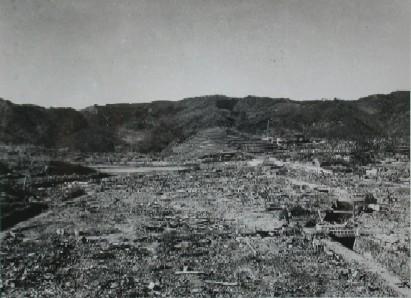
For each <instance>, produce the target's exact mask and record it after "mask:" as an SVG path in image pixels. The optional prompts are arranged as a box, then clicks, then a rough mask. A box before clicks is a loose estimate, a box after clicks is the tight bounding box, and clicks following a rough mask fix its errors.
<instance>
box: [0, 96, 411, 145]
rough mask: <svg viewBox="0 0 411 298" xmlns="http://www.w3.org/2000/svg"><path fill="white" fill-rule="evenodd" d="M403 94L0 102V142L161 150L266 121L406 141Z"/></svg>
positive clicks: (277, 126) (312, 131)
mask: <svg viewBox="0 0 411 298" xmlns="http://www.w3.org/2000/svg"><path fill="white" fill-rule="evenodd" d="M409 113H410V92H408V91H399V92H393V93H390V94H386V95H372V96H369V97H365V98H361V99H359V100H357V101H343V100H332V101H331V100H330V101H292V100H289V99H284V98H262V97H251V96H249V97H246V98H230V97H226V96H222V95H214V96H205V97H197V98H188V99H184V100H181V101H175V102H172V101H157V102H152V103H142V104H112V105H105V106H97V105H95V106H92V107H89V108H86V109H84V110H82V111H76V110H74V109H71V108H64V109H63V108H50V109H46V108H43V107H39V106H33V105H16V104H13V103H12V102H10V101H6V100H1V99H0V141H2V142H5V143H11V144H22V143H29V144H36V145H44V146H48V147H69V148H70V149H75V150H80V151H112V150H114V149H115V147H116V146H122V147H123V148H125V149H127V150H139V151H160V150H162V149H164V148H165V147H166V146H167V145H168V144H169V143H171V142H178V141H180V140H182V139H185V138H187V137H188V136H190V135H193V134H194V133H196V132H198V131H201V130H204V129H207V128H212V127H217V126H225V127H232V128H235V129H238V130H239V131H244V132H249V133H261V132H262V131H264V129H265V128H266V125H267V120H270V127H271V128H272V130H273V131H274V133H276V134H284V133H289V132H302V133H305V134H306V135H308V136H316V137H331V138H333V137H339V138H358V137H360V138H361V137H367V136H370V137H373V136H400V137H406V138H408V137H409V126H410V124H409V123H410V122H409V119H410V114H409Z"/></svg>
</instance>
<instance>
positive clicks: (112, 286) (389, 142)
mask: <svg viewBox="0 0 411 298" xmlns="http://www.w3.org/2000/svg"><path fill="white" fill-rule="evenodd" d="M0 149H1V161H2V176H1V177H2V178H1V179H2V185H3V186H4V190H3V191H2V192H1V200H2V230H3V232H2V241H1V255H2V262H1V266H2V268H1V277H2V278H1V280H2V284H1V289H2V292H3V293H4V295H5V296H7V297H23V296H24V297H284V296H300V297H301V296H304V297H307V296H310V297H318V296H325V297H335V296H339V297H340V296H345V297H369V296H380V297H381V296H383V297H388V296H390V297H391V296H393V297H398V296H405V297H409V296H410V295H411V292H410V285H409V276H410V242H409V236H410V234H409V233H410V230H409V220H410V218H409V216H410V212H409V211H410V210H409V209H410V206H409V197H410V188H409V187H410V184H409V183H410V180H409V174H410V172H409V171H410V168H409V139H408V140H398V139H395V140H393V139H386V138H385V139H384V138H380V139H377V138H376V139H372V140H368V141H367V142H365V141H364V142H361V141H348V140H330V139H326V138H313V137H307V136H305V135H304V134H302V133H294V134H288V135H282V136H276V135H274V134H273V133H272V131H271V129H270V122H269V121H268V122H267V128H266V130H265V131H263V132H262V133H261V134H260V135H251V134H246V133H240V132H238V131H236V130H234V129H231V128H228V127H213V128H207V129H203V130H201V131H199V132H198V133H196V134H194V135H192V136H190V137H189V138H187V139H186V140H184V141H183V142H181V143H175V144H171V145H170V146H169V147H167V149H166V150H165V151H163V152H162V153H161V154H138V153H135V152H111V153H80V152H72V151H69V150H62V149H60V150H57V149H45V148H44V147H38V146H34V145H31V146H23V145H20V146H17V145H13V146H11V145H4V146H2V147H0Z"/></svg>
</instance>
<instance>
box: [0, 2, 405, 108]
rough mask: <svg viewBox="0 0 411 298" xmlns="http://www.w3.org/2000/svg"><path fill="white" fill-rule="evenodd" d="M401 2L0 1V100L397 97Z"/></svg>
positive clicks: (401, 66) (401, 82)
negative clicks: (393, 92) (382, 94)
mask: <svg viewBox="0 0 411 298" xmlns="http://www.w3.org/2000/svg"><path fill="white" fill-rule="evenodd" d="M410 3H411V1H408V0H401V1H394V0H386V1H381V0H356V1H347V0H341V1H332V0H325V1H319V0H318V1H317V0H309V1H308V0H302V1H290V0H287V1H278V0H266V1H265V0H247V1H242V0H215V1H211V0H167V1H166V0H164V1H161V0H124V1H123V0H118V1H115V0H110V1H109V0H0V38H1V39H0V40H1V42H0V97H3V98H6V99H9V100H12V101H14V102H18V103H35V104H39V105H45V106H74V107H76V108H81V107H85V106H88V105H92V104H94V103H98V104H103V103H111V102H147V101H152V100H177V99H181V98H184V97H191V96H198V95H205V94H226V95H229V96H246V95H248V94H252V95H258V96H270V97H289V98H292V99H298V100H304V99H318V98H334V97H339V98H343V99H356V98H358V97H360V96H365V95H368V94H374V93H387V92H391V91H394V90H404V89H409V88H410V14H411V7H410Z"/></svg>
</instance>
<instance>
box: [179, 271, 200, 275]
mask: <svg viewBox="0 0 411 298" xmlns="http://www.w3.org/2000/svg"><path fill="white" fill-rule="evenodd" d="M175 274H177V275H178V274H205V272H204V271H176V272H175Z"/></svg>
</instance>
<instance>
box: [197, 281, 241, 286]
mask: <svg viewBox="0 0 411 298" xmlns="http://www.w3.org/2000/svg"><path fill="white" fill-rule="evenodd" d="M204 282H205V283H206V284H212V285H221V286H228V287H235V286H238V283H237V282H227V281H216V280H205V281H204Z"/></svg>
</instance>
